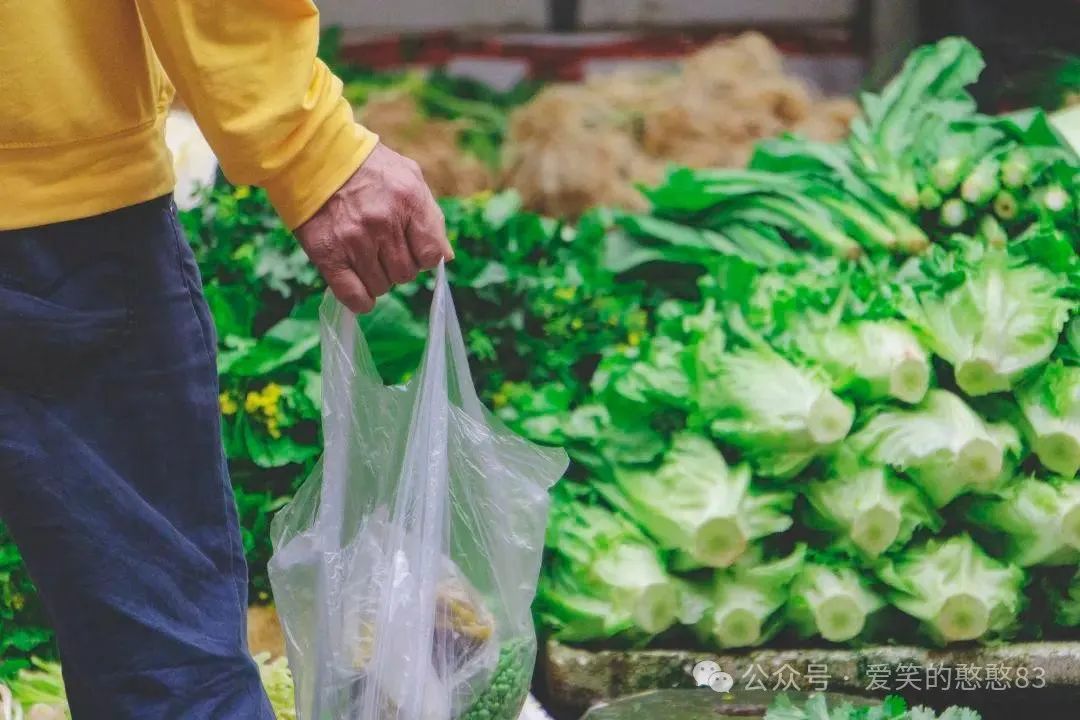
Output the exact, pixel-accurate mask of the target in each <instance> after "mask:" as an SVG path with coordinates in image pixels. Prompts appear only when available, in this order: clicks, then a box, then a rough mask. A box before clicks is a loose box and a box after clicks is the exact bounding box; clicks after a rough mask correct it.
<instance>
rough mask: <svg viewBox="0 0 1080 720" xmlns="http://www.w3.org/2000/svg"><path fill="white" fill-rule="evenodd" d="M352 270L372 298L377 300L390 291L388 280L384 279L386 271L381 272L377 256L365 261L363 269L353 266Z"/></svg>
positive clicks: (380, 264)
mask: <svg viewBox="0 0 1080 720" xmlns="http://www.w3.org/2000/svg"><path fill="white" fill-rule="evenodd" d="M353 270H355V271H356V275H357V276H358V277H359V278H360V282H362V283H364V287H365V288H367V291H368V292H369V293H370V294H371V296H372V297H375V298H377V297H380V296H382V295H385V294H386V293H388V292H389V291H390V280H389V279H388V278H387V277H386V271H385V270H383V266H382V263H380V262H379V258H378V256H376V257H374V258H372V259H371V260H370V261H367V262H366V263H365V264H364V266H363V267H358V266H356V265H354V266H353Z"/></svg>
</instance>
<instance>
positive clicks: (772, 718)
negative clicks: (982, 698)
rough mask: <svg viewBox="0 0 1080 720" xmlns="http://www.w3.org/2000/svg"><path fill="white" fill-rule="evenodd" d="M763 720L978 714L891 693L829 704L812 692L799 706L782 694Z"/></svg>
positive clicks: (944, 719)
mask: <svg viewBox="0 0 1080 720" xmlns="http://www.w3.org/2000/svg"><path fill="white" fill-rule="evenodd" d="M765 720H980V716H979V713H977V712H975V711H974V710H969V709H968V708H962V707H950V708H948V709H947V710H946V711H945V712H943V713H941V714H940V715H938V714H937V713H936V712H934V711H933V710H931V709H929V708H926V707H922V706H919V707H913V708H908V706H907V703H906V702H905V701H904V699H903V698H902V697H900V696H898V695H890V696H889V697H887V698H885V701H884V702H883V703H882V704H881V705H880V706H878V707H854V706H853V705H851V704H850V703H842V704H839V705H834V706H833V707H829V703H828V701H827V700H826V699H825V696H824V695H814V696H813V697H811V698H810V699H809V700H808V701H807V702H806V704H805V705H804V706H802V707H798V706H797V705H795V704H794V703H793V702H792V701H791V699H790V698H788V697H787V696H786V695H781V696H780V697H779V698H777V699H776V702H774V703H773V705H772V706H771V707H770V708H769V711H768V712H767V713H766V714H765Z"/></svg>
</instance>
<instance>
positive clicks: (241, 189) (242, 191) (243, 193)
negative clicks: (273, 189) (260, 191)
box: [233, 185, 251, 200]
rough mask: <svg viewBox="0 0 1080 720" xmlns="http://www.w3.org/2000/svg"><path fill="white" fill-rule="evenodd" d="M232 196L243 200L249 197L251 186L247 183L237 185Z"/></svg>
mask: <svg viewBox="0 0 1080 720" xmlns="http://www.w3.org/2000/svg"><path fill="white" fill-rule="evenodd" d="M233 197H234V198H236V199H237V200H244V199H246V198H249V197H251V188H250V187H248V186H247V185H239V186H237V188H236V189H235V190H233Z"/></svg>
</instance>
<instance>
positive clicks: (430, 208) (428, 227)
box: [406, 196, 454, 270]
mask: <svg viewBox="0 0 1080 720" xmlns="http://www.w3.org/2000/svg"><path fill="white" fill-rule="evenodd" d="M406 241H407V242H408V245H409V250H410V252H412V256H413V257H414V258H415V259H416V263H417V264H418V265H419V266H420V267H421V268H423V269H424V270H430V269H431V268H433V267H435V266H437V265H438V264H439V261H440V260H444V259H445V260H453V258H454V251H453V250H451V249H450V241H449V240H448V239H447V237H446V225H445V223H444V221H443V214H442V210H440V209H439V206H438V205H437V204H436V203H435V201H434V200H433V199H430V196H429V200H428V201H427V202H425V203H424V204H423V205H422V206H421V208H420V210H419V211H418V212H417V213H416V214H415V215H413V216H412V218H410V220H409V224H408V226H407V228H406Z"/></svg>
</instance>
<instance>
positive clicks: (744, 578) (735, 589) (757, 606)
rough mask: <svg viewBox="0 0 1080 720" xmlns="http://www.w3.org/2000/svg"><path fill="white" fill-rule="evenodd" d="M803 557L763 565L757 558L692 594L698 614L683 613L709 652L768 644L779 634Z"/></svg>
mask: <svg viewBox="0 0 1080 720" xmlns="http://www.w3.org/2000/svg"><path fill="white" fill-rule="evenodd" d="M804 556H805V548H803V547H799V548H796V550H795V551H794V552H792V553H791V555H789V556H787V557H784V558H780V559H777V560H772V561H763V560H762V558H761V553H760V552H755V553H753V554H751V555H748V556H745V557H743V558H742V559H741V560H740V561H739V562H738V563H736V564H735V565H733V566H732V567H730V568H727V569H725V570H718V571H716V574H715V575H714V576H713V578H712V580H711V581H710V582H708V583H707V584H705V585H700V586H697V587H693V588H692V589H690V590H687V592H688V593H689V594H690V595H691V596H692V597H693V601H694V602H695V603H696V605H695V607H694V610H693V611H689V612H688V611H686V610H684V611H683V617H682V620H683V622H685V623H687V624H691V625H693V626H694V629H695V631H696V632H697V633H698V634H699V636H700V637H702V638H703V640H704V641H705V642H706V643H708V644H709V645H710V646H716V647H720V648H738V647H752V646H755V645H760V644H762V643H764V642H766V641H767V640H768V639H769V638H770V637H772V636H773V635H774V634H775V633H776V631H777V630H779V628H780V625H781V622H782V619H781V618H780V617H779V616H778V615H777V613H778V612H779V611H780V610H781V608H783V606H784V603H785V602H786V601H787V598H788V588H789V586H790V585H791V582H792V581H793V580H794V579H795V576H796V575H797V574H798V572H799V569H800V568H801V567H802V564H803V558H804ZM685 605H686V601H684V607H685Z"/></svg>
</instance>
